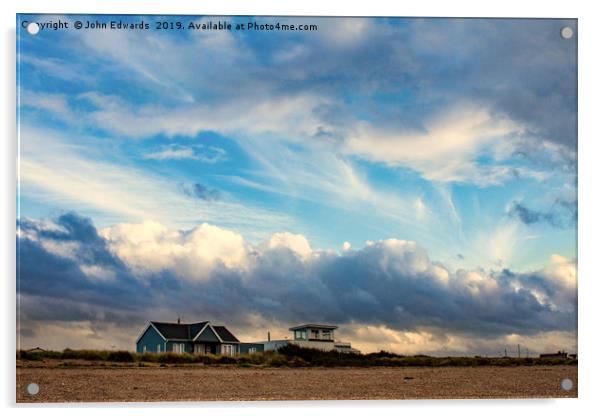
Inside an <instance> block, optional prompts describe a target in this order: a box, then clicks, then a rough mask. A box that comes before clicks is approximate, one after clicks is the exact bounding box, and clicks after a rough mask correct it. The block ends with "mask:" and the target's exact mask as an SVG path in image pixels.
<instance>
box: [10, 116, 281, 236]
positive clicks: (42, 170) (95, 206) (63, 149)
mask: <svg viewBox="0 0 602 416" xmlns="http://www.w3.org/2000/svg"><path fill="white" fill-rule="evenodd" d="M70 139H71V140H70ZM20 141H21V143H22V144H21V158H20V160H19V167H20V169H19V184H20V191H21V194H22V195H27V196H28V197H31V198H34V199H35V200H36V201H38V202H44V203H48V204H51V205H53V206H57V207H59V208H61V209H77V210H85V211H86V212H94V213H98V212H101V213H102V214H103V215H104V216H105V217H109V218H119V220H120V221H124V219H125V220H126V221H143V220H155V221H162V222H164V223H168V224H169V225H172V226H173V225H175V223H174V222H175V221H177V223H178V225H181V224H187V223H188V224H190V223H194V222H198V219H199V218H202V219H206V220H208V221H212V222H214V223H223V224H230V226H234V223H238V224H237V225H235V226H236V227H238V228H240V229H245V230H248V231H249V232H250V233H252V232H256V231H257V224H258V223H261V224H262V225H263V226H267V227H268V228H272V229H275V228H280V227H283V226H284V223H288V222H290V221H291V220H290V218H288V217H287V216H286V215H284V214H281V213H276V212H272V211H268V210H265V209H262V208H259V207H253V206H252V205H251V204H249V203H244V204H243V203H240V202H237V201H234V200H230V201H222V200H219V201H217V200H214V201H212V203H211V204H199V199H198V198H195V199H192V198H190V196H188V195H186V194H185V193H183V192H182V189H181V186H180V184H179V182H178V180H177V179H175V178H174V179H170V178H166V177H165V176H160V175H157V174H156V173H153V172H148V171H145V170H143V169H142V168H138V167H133V166H131V165H129V164H123V163H119V162H114V161H105V160H103V158H102V157H99V153H98V148H96V147H95V146H93V143H94V141H93V139H91V138H86V141H91V142H92V143H90V145H89V146H83V145H81V144H79V143H78V141H76V140H74V139H73V138H71V137H69V135H66V134H64V133H59V132H56V131H53V130H49V129H38V128H34V127H31V126H29V125H22V126H21V130H20ZM73 141H75V143H73ZM80 141H81V140H80ZM101 143H102V142H101ZM40 148H44V152H40V151H39V149H40ZM157 195H161V196H162V197H161V198H157ZM114 222H115V221H113V223H114ZM270 224H271V225H270ZM272 226H273V227H272Z"/></svg>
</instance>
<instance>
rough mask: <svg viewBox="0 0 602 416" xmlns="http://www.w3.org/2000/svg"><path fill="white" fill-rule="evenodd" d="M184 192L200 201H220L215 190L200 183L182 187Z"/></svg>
mask: <svg viewBox="0 0 602 416" xmlns="http://www.w3.org/2000/svg"><path fill="white" fill-rule="evenodd" d="M184 192H185V193H186V194H187V195H189V196H191V197H193V198H198V199H200V200H202V201H217V200H218V199H221V193H220V191H218V190H217V189H213V188H209V187H207V186H205V185H202V184H200V183H194V184H192V185H190V186H185V187H184Z"/></svg>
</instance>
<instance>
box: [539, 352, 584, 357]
mask: <svg viewBox="0 0 602 416" xmlns="http://www.w3.org/2000/svg"><path fill="white" fill-rule="evenodd" d="M573 355H575V357H576V354H571V356H573ZM539 358H569V355H568V354H567V353H566V352H565V351H558V352H553V353H550V354H539ZM570 358H573V357H570Z"/></svg>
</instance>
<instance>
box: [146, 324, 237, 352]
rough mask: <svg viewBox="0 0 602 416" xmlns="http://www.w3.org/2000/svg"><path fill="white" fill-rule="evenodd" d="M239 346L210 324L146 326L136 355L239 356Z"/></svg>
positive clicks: (227, 331) (222, 331)
mask: <svg viewBox="0 0 602 416" xmlns="http://www.w3.org/2000/svg"><path fill="white" fill-rule="evenodd" d="M240 344H241V342H240V341H239V340H238V338H236V337H235V336H234V334H232V332H230V331H229V330H228V328H226V327H225V326H218V325H212V324H211V323H210V322H209V321H203V322H197V323H193V324H183V323H181V322H180V318H178V322H177V323H170V322H154V321H151V322H149V323H148V324H147V325H146V326H145V327H144V330H143V331H142V333H141V334H140V336H139V337H138V339H137V340H136V352H139V353H145V352H155V353H161V352H175V353H179V354H182V353H189V354H222V355H236V354H240Z"/></svg>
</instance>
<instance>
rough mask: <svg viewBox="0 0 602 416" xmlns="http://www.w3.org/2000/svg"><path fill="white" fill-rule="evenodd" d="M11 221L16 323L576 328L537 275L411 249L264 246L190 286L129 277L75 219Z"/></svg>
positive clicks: (568, 307) (559, 294) (558, 288)
mask: <svg viewBox="0 0 602 416" xmlns="http://www.w3.org/2000/svg"><path fill="white" fill-rule="evenodd" d="M20 225H21V226H22V229H23V230H25V229H27V233H25V232H24V236H22V237H20V238H18V245H19V261H18V265H17V271H18V275H19V286H18V291H19V294H20V295H21V296H22V297H23V299H25V302H23V304H22V307H21V310H20V319H21V322H22V324H23V325H24V327H29V326H31V325H30V324H35V323H40V322H44V321H82V320H84V321H91V322H93V323H95V325H97V324H103V323H104V324H117V325H124V326H128V327H131V325H135V324H140V325H142V324H143V323H144V322H145V321H147V320H148V319H169V320H173V319H174V317H176V316H183V315H184V316H189V317H191V319H201V318H202V319H205V318H207V319H212V320H215V321H221V322H225V323H228V324H231V325H244V324H245V322H246V320H247V319H248V318H247V317H248V316H249V314H259V315H260V316H262V317H263V318H265V319H275V320H278V321H284V322H303V321H318V322H319V321H325V322H332V323H336V324H345V323H352V322H353V323H366V324H378V325H386V326H388V327H390V328H393V329H398V330H413V329H416V328H421V327H422V328H424V327H428V328H435V329H438V330H441V331H449V332H463V333H472V334H476V335H478V336H482V337H495V336H499V335H501V334H509V333H519V334H533V333H537V332H540V331H548V330H574V329H575V328H574V322H575V306H576V303H575V302H576V299H574V296H573V295H572V292H570V291H568V293H565V292H567V289H566V288H564V287H563V286H562V285H560V284H556V283H554V281H553V280H550V279H549V278H548V277H547V276H545V275H544V274H541V273H531V274H517V273H512V272H511V271H504V272H503V273H500V274H491V273H487V272H485V271H474V272H469V271H464V270H459V271H457V272H455V273H451V272H449V271H447V270H446V269H445V268H444V267H443V266H442V265H440V264H437V263H434V262H432V261H430V260H429V259H428V256H427V254H426V252H425V251H424V250H422V249H421V248H419V247H416V246H414V245H412V244H398V243H395V242H379V243H374V244H372V245H368V246H366V247H364V248H362V249H361V250H357V251H348V252H345V253H344V254H336V253H329V252H321V253H320V254H318V255H317V256H316V257H315V258H312V259H311V260H302V259H301V258H300V257H299V256H297V255H296V254H295V253H293V252H292V251H290V250H289V249H287V248H277V249H270V250H264V251H262V252H256V253H255V254H254V256H253V257H254V263H253V267H251V268H250V269H249V270H247V271H243V270H238V269H231V268H227V267H225V266H223V265H222V266H218V267H216V268H215V269H214V270H213V271H212V272H211V275H210V277H209V278H208V279H205V280H199V281H191V280H187V279H183V278H179V277H177V276H178V275H177V273H176V271H175V270H169V269H166V270H164V271H162V272H160V273H154V274H151V275H145V276H136V275H135V273H134V272H133V271H132V270H130V269H129V268H128V267H127V266H126V265H124V263H123V262H122V261H120V260H119V259H116V258H115V256H114V254H112V253H111V252H110V250H109V249H108V248H107V247H108V245H107V242H106V241H104V240H103V238H102V237H100V236H99V235H98V233H97V232H96V230H95V228H94V226H93V225H92V224H91V222H90V221H89V220H87V219H85V218H82V217H79V216H77V215H75V214H68V217H65V218H64V217H61V218H59V219H58V221H57V223H56V225H58V229H57V230H53V231H48V230H46V229H43V228H42V227H41V226H39V225H36V223H33V222H30V221H27V220H24V221H22V222H21V223H20ZM25 235H26V236H25ZM59 241H69V242H72V243H76V244H77V245H78V246H79V249H78V250H77V252H83V253H87V252H89V251H92V252H94V253H95V256H94V258H95V259H97V260H98V263H97V265H98V266H99V267H102V269H103V270H104V271H106V272H107V273H110V275H111V277H107V278H102V279H100V278H98V277H96V276H94V275H89V274H87V273H85V272H84V270H85V267H84V266H86V265H87V266H90V265H91V263H90V262H89V260H90V257H87V258H86V262H83V261H82V260H81V259H80V258H79V257H77V256H76V257H72V258H69V257H68V256H67V257H66V256H64V255H61V254H57V253H53V252H51V251H50V250H49V249H47V248H45V244H47V243H48V242H59ZM105 259H113V261H111V262H107V261H105ZM471 273H472V274H471ZM474 273H477V274H478V276H479V277H478V278H477V279H476V280H475V279H474V278H473V277H474V275H473V274H474ZM542 273H543V272H542ZM446 276H448V277H449V282H445V280H446ZM517 285H518V286H517ZM536 293H538V294H539V295H538V296H541V294H544V295H545V300H544V301H542V300H541V299H538V297H537V296H536Z"/></svg>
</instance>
